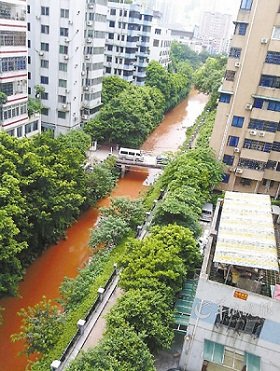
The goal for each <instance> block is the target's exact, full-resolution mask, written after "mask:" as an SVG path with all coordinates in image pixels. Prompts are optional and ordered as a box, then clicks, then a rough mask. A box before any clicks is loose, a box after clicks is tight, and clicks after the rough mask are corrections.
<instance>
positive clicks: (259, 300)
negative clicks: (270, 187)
mask: <svg viewBox="0 0 280 371" xmlns="http://www.w3.org/2000/svg"><path fill="white" fill-rule="evenodd" d="M278 246H279V241H278ZM278 254H279V247H278ZM278 254H277V244H276V241H275V235H274V225H273V221H272V215H271V203H270V197H269V196H268V195H256V194H248V193H238V192H226V194H225V198H224V200H219V201H218V204H217V207H216V210H215V214H214V218H213V222H212V226H211V232H210V237H209V240H208V245H207V247H206V250H205V253H204V261H203V265H202V269H201V272H200V277H199V280H198V285H197V289H196V294H195V299H194V302H193V305H192V309H191V314H190V315H187V316H186V317H185V323H187V330H186V334H185V337H184V346H183V351H182V354H181V359H180V366H181V369H182V370H188V371H230V370H235V371H245V370H246V371H278V370H279V365H280V352H279V347H280V336H279V334H280V319H279V313H280V280H279V255H278Z"/></svg>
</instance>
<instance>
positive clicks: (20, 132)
mask: <svg viewBox="0 0 280 371" xmlns="http://www.w3.org/2000/svg"><path fill="white" fill-rule="evenodd" d="M17 137H18V138H20V137H22V126H20V127H18V128H17Z"/></svg>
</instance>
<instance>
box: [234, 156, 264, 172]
mask: <svg viewBox="0 0 280 371" xmlns="http://www.w3.org/2000/svg"><path fill="white" fill-rule="evenodd" d="M238 166H240V167H242V168H244V169H251V170H258V171H264V169H265V167H266V163H265V162H261V161H256V160H248V159H246V158H241V159H240V160H239V162H238Z"/></svg>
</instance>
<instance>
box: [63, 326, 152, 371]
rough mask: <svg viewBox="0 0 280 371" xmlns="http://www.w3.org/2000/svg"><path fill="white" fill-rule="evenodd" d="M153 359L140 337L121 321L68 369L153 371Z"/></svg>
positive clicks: (74, 370) (87, 370)
mask: <svg viewBox="0 0 280 371" xmlns="http://www.w3.org/2000/svg"><path fill="white" fill-rule="evenodd" d="M153 363H154V359H153V356H152V355H151V354H150V352H149V350H148V348H147V346H146V344H145V343H144V342H143V340H142V338H141V337H140V336H138V335H137V334H136V333H135V332H134V330H133V329H132V328H131V327H130V326H128V325H127V324H125V323H123V324H122V327H120V328H113V329H111V330H110V331H109V332H107V334H106V335H105V337H104V338H103V340H102V341H101V343H100V344H99V345H97V347H95V348H94V349H92V350H90V351H88V352H86V353H82V354H81V356H80V357H78V358H77V359H76V360H75V361H74V362H73V363H72V364H71V365H70V367H69V368H68V369H67V370H68V371H81V370H84V371H92V370H94V371H104V370H106V371H116V370H118V371H127V370H129V371H155V367H154V365H153Z"/></svg>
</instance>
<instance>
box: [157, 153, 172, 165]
mask: <svg viewBox="0 0 280 371" xmlns="http://www.w3.org/2000/svg"><path fill="white" fill-rule="evenodd" d="M156 161H157V164H159V165H167V164H168V162H169V158H168V157H167V156H164V155H158V156H157V157H156Z"/></svg>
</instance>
